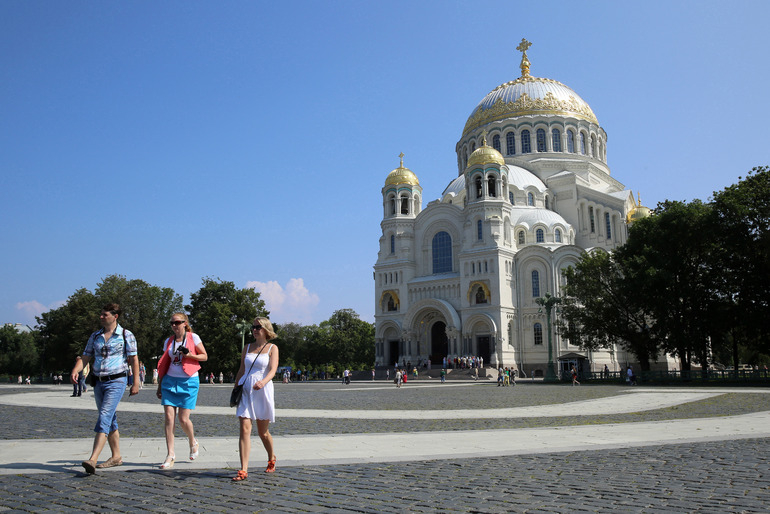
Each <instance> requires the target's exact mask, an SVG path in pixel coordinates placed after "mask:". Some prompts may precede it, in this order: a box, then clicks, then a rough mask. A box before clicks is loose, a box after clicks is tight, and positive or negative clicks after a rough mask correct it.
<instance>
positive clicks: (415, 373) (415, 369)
mask: <svg viewBox="0 0 770 514" xmlns="http://www.w3.org/2000/svg"><path fill="white" fill-rule="evenodd" d="M412 373H413V374H414V379H415V380H417V367H416V366H415V368H414V371H412Z"/></svg>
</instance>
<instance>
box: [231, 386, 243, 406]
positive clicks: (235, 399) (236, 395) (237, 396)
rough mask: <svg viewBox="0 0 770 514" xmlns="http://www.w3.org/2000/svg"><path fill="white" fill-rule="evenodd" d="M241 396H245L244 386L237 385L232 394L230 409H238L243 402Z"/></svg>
mask: <svg viewBox="0 0 770 514" xmlns="http://www.w3.org/2000/svg"><path fill="white" fill-rule="evenodd" d="M241 394H243V386H242V385H237V386H235V387H233V392H232V393H230V407H236V406H237V405H238V403H239V402H240V401H241Z"/></svg>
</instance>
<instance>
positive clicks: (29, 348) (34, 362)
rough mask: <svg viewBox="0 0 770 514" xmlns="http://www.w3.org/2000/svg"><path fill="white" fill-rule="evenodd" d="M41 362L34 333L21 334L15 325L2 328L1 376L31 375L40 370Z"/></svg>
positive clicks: (0, 342)
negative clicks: (3, 374) (4, 374)
mask: <svg viewBox="0 0 770 514" xmlns="http://www.w3.org/2000/svg"><path fill="white" fill-rule="evenodd" d="M39 360H40V358H39V354H38V348H37V344H36V342H35V335H34V334H33V333H31V332H19V331H18V330H16V327H14V326H13V325H5V326H3V327H0V374H2V373H7V374H9V375H18V374H20V375H31V374H32V373H35V372H36V371H38V370H39V369H40V368H39V365H40V363H39Z"/></svg>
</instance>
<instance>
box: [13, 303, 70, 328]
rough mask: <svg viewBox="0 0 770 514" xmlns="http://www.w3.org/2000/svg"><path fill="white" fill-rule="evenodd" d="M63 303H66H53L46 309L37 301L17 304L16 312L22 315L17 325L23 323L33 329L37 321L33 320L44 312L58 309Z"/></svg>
mask: <svg viewBox="0 0 770 514" xmlns="http://www.w3.org/2000/svg"><path fill="white" fill-rule="evenodd" d="M65 303H67V302H65V301H58V302H53V303H52V304H51V305H49V306H47V307H46V306H45V305H43V304H42V303H40V302H38V301H37V300H30V301H27V302H19V303H17V304H16V310H18V311H21V313H22V319H21V320H20V321H19V323H23V324H25V325H29V326H31V327H34V326H35V325H37V320H36V319H35V318H36V317H37V316H40V315H41V314H43V313H44V312H46V311H49V310H51V309H58V308H59V307H61V306H62V305H64V304H65Z"/></svg>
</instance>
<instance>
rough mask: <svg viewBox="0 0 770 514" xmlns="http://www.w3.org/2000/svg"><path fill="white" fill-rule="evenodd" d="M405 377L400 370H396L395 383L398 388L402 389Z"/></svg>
mask: <svg viewBox="0 0 770 514" xmlns="http://www.w3.org/2000/svg"><path fill="white" fill-rule="evenodd" d="M403 379H404V378H403V375H402V373H401V370H400V369H396V379H395V380H394V382H395V383H396V387H401V382H402V381H403Z"/></svg>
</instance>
